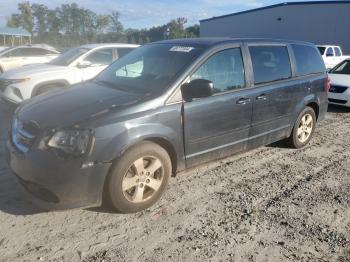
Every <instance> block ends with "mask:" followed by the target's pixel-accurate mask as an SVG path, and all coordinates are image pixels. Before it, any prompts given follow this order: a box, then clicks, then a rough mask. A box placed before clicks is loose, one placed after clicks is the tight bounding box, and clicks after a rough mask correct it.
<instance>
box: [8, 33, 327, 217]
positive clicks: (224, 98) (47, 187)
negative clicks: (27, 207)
mask: <svg viewBox="0 0 350 262" xmlns="http://www.w3.org/2000/svg"><path fill="white" fill-rule="evenodd" d="M328 89H329V79H328V76H327V72H326V68H325V65H324V63H323V60H322V58H321V55H320V53H319V52H318V50H317V48H316V47H315V46H314V45H312V44H309V43H304V42H295V41H277V40H261V39H259V40H255V39H229V38H220V39H216V38H213V39H206V38H203V39H186V40H168V41H162V42H157V43H152V44H147V45H144V46H142V47H140V48H138V49H136V50H134V51H132V52H131V53H129V54H127V55H126V56H124V57H122V58H121V59H119V60H117V61H116V62H114V63H113V64H112V65H110V66H109V67H108V68H107V69H105V70H104V71H102V72H101V73H100V74H99V75H98V76H97V77H95V78H94V79H92V80H90V81H88V82H85V83H82V84H79V85H76V86H75V87H73V88H71V89H68V90H66V91H58V92H55V93H52V94H46V95H42V96H38V97H35V98H33V99H32V100H30V101H27V102H25V103H24V104H22V105H21V106H20V107H19V108H18V110H17V111H16V113H15V115H14V118H13V121H12V128H11V131H10V139H9V141H8V144H7V148H8V162H9V165H10V167H11V169H12V171H13V173H14V174H15V175H16V176H17V178H18V180H19V182H20V183H21V184H22V185H23V186H24V188H25V189H26V190H27V191H28V192H30V193H31V195H33V196H34V200H35V201H36V202H37V203H39V204H45V206H48V207H49V208H72V207H82V206H96V205H100V204H101V203H102V200H106V201H108V202H109V203H110V204H111V205H112V207H113V208H114V209H115V210H117V211H119V212H122V213H129V212H137V211H140V210H143V209H146V208H148V207H150V206H151V205H153V204H154V203H155V202H156V201H157V200H158V199H159V198H160V197H161V195H162V194H163V192H164V191H165V189H166V186H167V183H168V180H169V177H171V176H172V175H174V174H176V173H177V172H180V171H184V170H185V169H187V168H189V167H192V166H195V165H198V164H200V163H204V162H207V161H211V160H215V159H219V158H223V157H226V156H229V155H232V154H234V153H238V152H242V151H246V150H249V149H252V148H256V147H258V146H263V145H267V144H270V143H273V142H276V141H278V140H286V141H287V142H288V144H289V145H290V146H292V147H294V148H301V147H303V146H305V145H306V144H308V142H309V141H310V139H311V138H312V136H313V134H314V130H315V127H316V124H317V122H319V121H321V120H323V119H324V118H325V114H326V111H327V107H328V99H327V91H328ZM252 165H254V163H252Z"/></svg>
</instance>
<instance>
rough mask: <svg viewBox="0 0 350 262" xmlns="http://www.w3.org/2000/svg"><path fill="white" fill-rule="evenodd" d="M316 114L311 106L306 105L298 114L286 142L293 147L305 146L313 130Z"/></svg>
mask: <svg viewBox="0 0 350 262" xmlns="http://www.w3.org/2000/svg"><path fill="white" fill-rule="evenodd" d="M315 127H316V114H315V111H314V110H313V109H312V108H311V107H306V108H305V109H304V110H303V111H302V112H301V113H300V114H299V116H298V118H297V120H296V122H295V124H294V127H293V130H292V134H291V135H290V137H289V138H288V139H287V144H288V145H289V146H290V147H293V148H302V147H304V146H306V145H307V144H308V143H309V142H310V140H311V138H312V136H313V134H314V131H315Z"/></svg>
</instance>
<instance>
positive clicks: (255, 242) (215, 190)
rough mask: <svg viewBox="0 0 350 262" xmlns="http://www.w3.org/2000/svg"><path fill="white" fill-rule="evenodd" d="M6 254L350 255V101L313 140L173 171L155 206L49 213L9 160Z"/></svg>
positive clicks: (147, 257) (0, 217) (2, 253)
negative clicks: (27, 191)
mask: <svg viewBox="0 0 350 262" xmlns="http://www.w3.org/2000/svg"><path fill="white" fill-rule="evenodd" d="M5 111H6V110H5V109H4V108H3V106H1V108H0V127H1V129H0V132H1V134H0V225H1V228H0V229H1V231H0V261H11V262H12V261H339V262H343V261H350V148H349V146H350V110H347V109H342V108H335V107H331V108H330V110H329V114H328V116H327V119H326V120H325V121H324V122H322V123H320V124H319V126H318V128H317V131H316V133H315V136H314V139H313V140H312V142H311V144H310V145H309V146H307V147H306V148H304V149H302V150H293V149H289V148H286V147H285V146H284V145H283V144H282V143H278V144H274V145H271V146H267V147H261V148H258V149H256V150H253V151H250V152H247V153H244V154H240V155H236V156H233V157H230V158H228V159H225V160H222V161H219V162H216V163H211V164H209V165H206V166H201V167H200V168H197V169H195V170H191V171H190V172H187V173H186V174H182V175H179V176H178V177H176V178H174V179H172V180H171V182H170V184H169V186H168V190H167V192H166V193H165V195H164V197H163V198H162V199H161V201H160V202H158V203H157V204H156V205H155V206H154V207H152V208H151V209H149V210H147V211H144V212H141V213H138V214H132V215H120V214H113V213H109V212H108V211H106V210H104V209H103V208H95V209H85V210H68V211H61V212H45V211H43V210H40V209H38V208H36V207H35V206H33V205H32V204H30V202H29V201H28V200H27V199H26V197H25V195H24V194H23V193H22V192H21V190H20V187H19V186H18V185H17V183H16V181H15V179H14V177H13V176H12V175H11V174H10V172H9V170H8V168H7V167H6V164H5V160H4V148H5V140H6V136H7V125H8V120H9V118H10V115H11V112H7V113H6V112H5Z"/></svg>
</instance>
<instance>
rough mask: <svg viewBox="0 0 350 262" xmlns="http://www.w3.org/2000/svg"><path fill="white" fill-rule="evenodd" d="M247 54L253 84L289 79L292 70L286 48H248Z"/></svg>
mask: <svg viewBox="0 0 350 262" xmlns="http://www.w3.org/2000/svg"><path fill="white" fill-rule="evenodd" d="M249 52H250V56H251V59H252V64H253V72H254V83H255V84H263V83H268V82H273V81H279V80H284V79H288V78H291V76H292V69H291V65H290V59H289V53H288V49H287V47H286V46H250V47H249Z"/></svg>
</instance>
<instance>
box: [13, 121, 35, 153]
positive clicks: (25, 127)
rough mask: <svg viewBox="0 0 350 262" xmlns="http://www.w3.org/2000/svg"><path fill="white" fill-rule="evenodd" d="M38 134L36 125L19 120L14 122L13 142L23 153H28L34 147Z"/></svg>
mask: <svg viewBox="0 0 350 262" xmlns="http://www.w3.org/2000/svg"><path fill="white" fill-rule="evenodd" d="M37 132H38V127H37V126H36V125H35V124H34V123H31V122H29V123H22V122H20V121H19V120H17V119H14V120H13V123H12V130H11V141H12V143H13V145H14V146H15V147H16V148H17V149H18V150H19V151H21V152H22V153H26V152H28V151H29V149H30V148H31V147H32V146H33V144H34V142H35V138H36V134H37Z"/></svg>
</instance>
